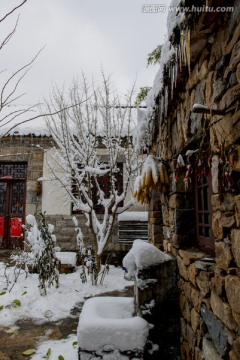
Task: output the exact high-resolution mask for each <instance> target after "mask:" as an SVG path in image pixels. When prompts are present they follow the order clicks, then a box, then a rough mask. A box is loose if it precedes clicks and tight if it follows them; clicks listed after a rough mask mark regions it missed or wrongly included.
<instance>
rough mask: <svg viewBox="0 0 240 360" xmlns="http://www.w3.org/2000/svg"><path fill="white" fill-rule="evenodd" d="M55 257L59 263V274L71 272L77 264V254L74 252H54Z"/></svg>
mask: <svg viewBox="0 0 240 360" xmlns="http://www.w3.org/2000/svg"><path fill="white" fill-rule="evenodd" d="M56 257H57V259H58V260H59V261H60V265H61V266H60V272H61V273H70V272H73V270H74V268H75V266H76V263H77V254H76V253H75V252H67V251H56Z"/></svg>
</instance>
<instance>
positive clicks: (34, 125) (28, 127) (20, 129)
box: [0, 118, 50, 136]
mask: <svg viewBox="0 0 240 360" xmlns="http://www.w3.org/2000/svg"><path fill="white" fill-rule="evenodd" d="M13 126H14V124H13V123H10V124H8V125H3V126H2V127H1V128H0V135H5V134H6V135H13V136H14V135H15V136H31V135H33V136H50V133H49V130H48V129H47V126H46V123H45V120H43V119H42V118H39V119H35V120H32V121H28V122H25V123H19V124H16V125H15V126H14V127H13Z"/></svg>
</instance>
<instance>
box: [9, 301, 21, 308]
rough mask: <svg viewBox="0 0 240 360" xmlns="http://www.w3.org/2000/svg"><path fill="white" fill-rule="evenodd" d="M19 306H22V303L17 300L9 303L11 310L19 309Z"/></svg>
mask: <svg viewBox="0 0 240 360" xmlns="http://www.w3.org/2000/svg"><path fill="white" fill-rule="evenodd" d="M21 305H22V303H21V301H20V300H18V299H15V300H13V301H12V302H11V306H12V307H13V308H16V307H19V306H21Z"/></svg>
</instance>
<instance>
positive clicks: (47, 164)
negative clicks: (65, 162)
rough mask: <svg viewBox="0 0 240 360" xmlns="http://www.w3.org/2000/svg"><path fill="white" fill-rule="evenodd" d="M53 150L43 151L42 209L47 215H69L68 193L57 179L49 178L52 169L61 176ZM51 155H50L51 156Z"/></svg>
mask: <svg viewBox="0 0 240 360" xmlns="http://www.w3.org/2000/svg"><path fill="white" fill-rule="evenodd" d="M54 153H55V150H53V149H50V150H48V151H47V152H45V153H44V162H43V181H42V211H46V214H47V215H71V203H70V201H69V200H70V198H69V195H68V194H67V192H66V190H65V189H64V187H63V186H61V184H60V182H59V181H58V180H51V178H52V177H53V173H52V170H53V171H54V172H55V173H56V174H57V175H59V176H60V177H61V175H62V172H61V169H60V167H59V165H58V164H57V162H56V161H54V160H53V159H54ZM51 155H52V156H53V157H52V156H51Z"/></svg>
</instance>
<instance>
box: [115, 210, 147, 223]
mask: <svg viewBox="0 0 240 360" xmlns="http://www.w3.org/2000/svg"><path fill="white" fill-rule="evenodd" d="M118 221H148V212H147V211H125V212H124V213H122V214H119V215H118Z"/></svg>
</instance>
